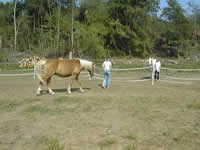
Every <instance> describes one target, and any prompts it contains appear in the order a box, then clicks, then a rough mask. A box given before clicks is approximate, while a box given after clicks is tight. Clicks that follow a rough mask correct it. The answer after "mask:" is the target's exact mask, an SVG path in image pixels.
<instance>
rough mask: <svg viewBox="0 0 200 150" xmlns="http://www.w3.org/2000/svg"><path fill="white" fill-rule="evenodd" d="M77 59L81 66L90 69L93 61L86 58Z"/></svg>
mask: <svg viewBox="0 0 200 150" xmlns="http://www.w3.org/2000/svg"><path fill="white" fill-rule="evenodd" d="M79 60H80V63H81V66H83V67H84V68H85V69H89V70H90V69H91V68H92V64H93V62H91V61H88V60H84V59H79Z"/></svg>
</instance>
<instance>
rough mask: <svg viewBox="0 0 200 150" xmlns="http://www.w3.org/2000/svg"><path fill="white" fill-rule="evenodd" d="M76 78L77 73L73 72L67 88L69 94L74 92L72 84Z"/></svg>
mask: <svg viewBox="0 0 200 150" xmlns="http://www.w3.org/2000/svg"><path fill="white" fill-rule="evenodd" d="M75 78H76V75H75V74H73V75H72V77H71V80H70V82H69V85H68V88H67V91H68V93H69V94H71V93H72V92H71V87H72V84H73V82H74V79H75Z"/></svg>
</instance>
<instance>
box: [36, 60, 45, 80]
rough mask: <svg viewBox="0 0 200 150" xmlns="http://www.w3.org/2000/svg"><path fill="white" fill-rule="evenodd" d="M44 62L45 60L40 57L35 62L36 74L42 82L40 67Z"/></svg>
mask: <svg viewBox="0 0 200 150" xmlns="http://www.w3.org/2000/svg"><path fill="white" fill-rule="evenodd" d="M45 63H46V60H45V59H42V60H40V61H39V62H37V64H36V76H37V78H38V79H39V80H40V81H41V82H42V83H44V80H43V78H42V68H43V66H44V65H45Z"/></svg>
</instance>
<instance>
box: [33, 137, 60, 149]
mask: <svg viewBox="0 0 200 150" xmlns="http://www.w3.org/2000/svg"><path fill="white" fill-rule="evenodd" d="M35 138H36V137H35ZM37 144H41V145H43V146H44V150H64V145H63V144H60V142H59V140H58V138H56V137H51V138H47V137H45V136H41V137H40V138H38V140H37Z"/></svg>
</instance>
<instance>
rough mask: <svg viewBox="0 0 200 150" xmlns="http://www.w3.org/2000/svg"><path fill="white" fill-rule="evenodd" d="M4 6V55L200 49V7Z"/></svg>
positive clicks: (59, 0) (137, 3) (37, 0)
mask: <svg viewBox="0 0 200 150" xmlns="http://www.w3.org/2000/svg"><path fill="white" fill-rule="evenodd" d="M167 3H168V6H166V7H165V8H164V9H163V10H162V12H161V13H160V14H159V13H158V12H159V11H160V0H13V1H12V2H7V3H3V2H0V20H1V21H0V51H1V49H3V48H9V49H11V50H12V51H13V52H25V53H26V52H31V53H34V54H40V55H44V56H55V57H60V56H66V55H68V54H69V52H72V53H73V55H74V56H77V57H83V56H84V57H86V56H87V57H92V58H103V57H104V56H134V57H147V56H151V55H156V56H161V57H187V56H189V55H191V54H192V53H198V52H199V51H200V6H199V5H194V4H193V3H192V2H190V3H188V7H189V8H190V9H191V11H190V12H188V13H186V11H185V10H184V9H183V8H182V6H181V5H180V4H179V2H178V1H177V0H167Z"/></svg>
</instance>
